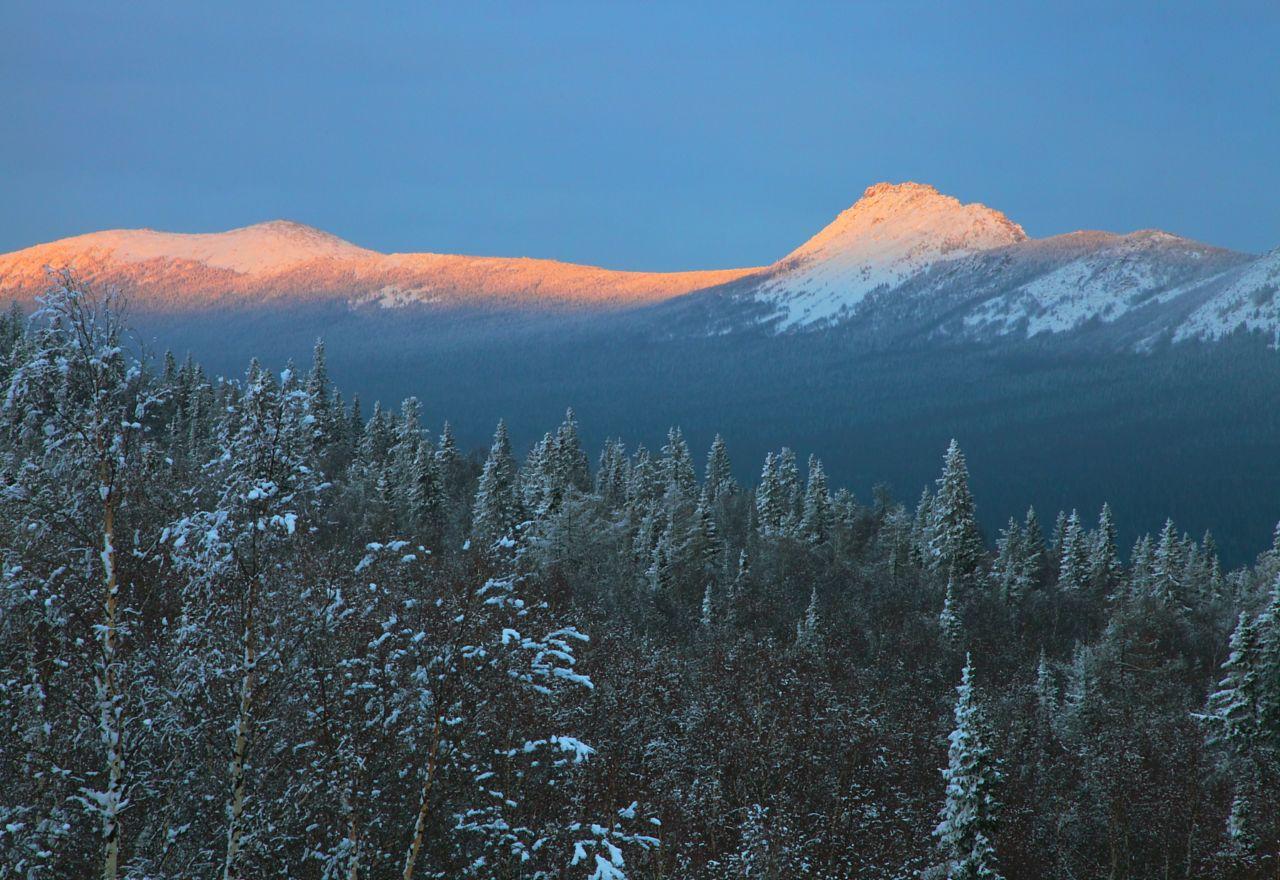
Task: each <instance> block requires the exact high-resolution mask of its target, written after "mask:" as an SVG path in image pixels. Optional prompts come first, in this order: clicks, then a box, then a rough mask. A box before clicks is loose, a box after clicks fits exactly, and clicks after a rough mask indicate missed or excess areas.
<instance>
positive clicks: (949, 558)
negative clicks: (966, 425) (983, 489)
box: [929, 440, 984, 585]
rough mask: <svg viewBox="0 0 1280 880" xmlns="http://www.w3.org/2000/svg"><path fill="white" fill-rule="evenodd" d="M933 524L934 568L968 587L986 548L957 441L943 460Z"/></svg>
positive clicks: (932, 509) (932, 517)
mask: <svg viewBox="0 0 1280 880" xmlns="http://www.w3.org/2000/svg"><path fill="white" fill-rule="evenodd" d="M929 525H930V528H929V531H930V550H931V555H932V562H933V567H934V568H935V569H936V570H937V571H942V572H948V573H949V574H950V575H953V576H954V577H955V578H956V579H957V580H958V581H959V582H961V583H965V584H966V585H967V584H968V583H969V582H970V580H971V579H972V577H973V576H974V574H975V573H976V572H977V571H978V567H979V565H980V563H981V561H982V556H983V553H984V548H983V546H982V535H981V534H980V533H979V531H978V521H977V518H976V515H975V505H974V502H973V495H972V494H971V493H970V492H969V470H968V467H967V466H966V464H965V459H964V453H963V452H961V451H960V444H958V443H957V442H956V441H955V440H952V441H951V445H950V446H949V447H948V448H947V454H946V457H945V458H944V460H943V467H942V476H941V477H939V478H938V491H937V493H936V494H935V496H934V499H933V504H932V505H931V509H930V524H929Z"/></svg>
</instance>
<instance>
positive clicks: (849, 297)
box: [766, 182, 1027, 327]
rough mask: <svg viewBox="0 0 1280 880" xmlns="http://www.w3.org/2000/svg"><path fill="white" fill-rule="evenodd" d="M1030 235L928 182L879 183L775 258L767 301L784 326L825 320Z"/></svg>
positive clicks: (1003, 216) (1004, 218) (1016, 225)
mask: <svg viewBox="0 0 1280 880" xmlns="http://www.w3.org/2000/svg"><path fill="white" fill-rule="evenodd" d="M1026 238H1027V234H1026V233H1025V232H1023V230H1022V227H1021V226H1019V225H1018V224H1017V223H1014V222H1013V221H1012V220H1010V219H1009V218H1008V217H1006V216H1005V215H1004V214H1001V213H1000V212H999V211H996V210H994V209H992V208H988V207H987V206H986V205H980V204H976V203H974V204H968V205H966V204H962V203H961V202H960V200H959V199H956V198H953V197H951V196H948V195H944V194H942V193H940V192H938V190H937V189H935V188H934V187H932V186H929V185H928V184H923V183H913V182H905V183H887V182H886V183H877V184H875V185H874V186H870V187H867V189H866V191H865V192H864V193H863V194H862V198H860V199H858V201H856V202H855V203H854V204H853V205H852V206H851V207H849V208H847V209H845V210H844V211H842V212H841V213H840V215H839V216H837V217H836V218H835V219H834V220H833V221H831V223H829V224H827V226H826V227H825V228H824V229H823V230H822V231H821V232H819V233H818V234H817V235H815V236H814V237H813V238H811V239H809V240H808V241H806V242H805V243H804V244H802V245H801V246H800V247H798V248H796V249H795V250H794V251H792V252H791V253H790V254H788V255H787V256H786V257H784V258H783V259H782V260H780V261H779V262H778V264H777V268H776V271H775V280H774V282H773V283H772V284H771V285H770V286H769V288H770V289H769V290H768V291H767V292H766V298H767V299H770V300H772V301H774V302H775V303H777V304H778V305H779V306H781V307H782V309H783V311H784V320H783V326H784V327H788V326H795V325H804V324H811V323H814V322H821V321H825V320H828V319H831V318H835V317H836V316H838V315H839V314H841V313H842V312H844V311H846V310H848V309H851V308H854V307H855V306H857V305H858V303H860V302H861V301H862V300H863V299H865V298H866V296H867V295H868V294H869V293H871V292H872V291H873V290H875V289H877V288H880V287H885V288H889V287H896V286H897V285H899V284H901V283H902V282H903V281H905V280H906V279H907V278H909V277H911V276H912V275H915V274H917V273H919V272H923V271H924V270H926V269H928V268H929V267H930V266H932V265H934V264H936V263H938V262H941V261H944V260H950V259H955V258H958V257H966V256H970V255H972V254H976V253H980V252H982V251H987V250H992V249H994V248H999V247H1006V246H1008V245H1011V244H1017V243H1018V242H1020V241H1025V240H1026Z"/></svg>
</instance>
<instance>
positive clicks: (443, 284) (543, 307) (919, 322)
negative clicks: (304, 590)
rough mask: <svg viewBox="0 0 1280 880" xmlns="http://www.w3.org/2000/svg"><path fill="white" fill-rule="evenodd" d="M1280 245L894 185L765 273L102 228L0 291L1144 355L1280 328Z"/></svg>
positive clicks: (271, 232) (265, 235)
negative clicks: (646, 323) (1073, 227)
mask: <svg viewBox="0 0 1280 880" xmlns="http://www.w3.org/2000/svg"><path fill="white" fill-rule="evenodd" d="M1278 253H1280V249H1277V250H1275V251H1272V252H1269V253H1268V254H1266V255H1263V256H1260V257H1255V256H1252V255H1248V254H1240V253H1237V252H1234V251H1230V250H1228V249H1225V248H1218V247H1214V246H1212V245H1207V244H1203V243H1200V242H1196V241H1193V240H1191V239H1187V238H1183V237H1181V236H1177V235H1174V234H1172V233H1169V232H1165V231H1163V230H1158V229H1147V230H1138V231H1136V232H1131V233H1123V234H1121V233H1110V232H1102V231H1097V230H1081V231H1077V232H1071V233H1065V234H1063V235H1058V236H1050V237H1046V238H1031V237H1029V236H1028V235H1027V234H1026V232H1025V230H1024V229H1023V228H1022V227H1021V226H1020V225H1019V224H1018V223H1016V222H1015V221H1013V220H1012V219H1010V218H1009V217H1007V216H1006V215H1005V214H1003V213H1001V212H1000V211H998V210H996V209H994V208H990V207H987V206H986V205H983V204H981V203H976V202H974V203H967V204H965V203H962V202H960V201H959V200H958V199H956V198H954V197H952V196H949V195H945V194H943V193H941V192H939V191H938V190H937V189H936V188H935V187H933V186H930V185H928V184H922V183H915V182H905V183H888V182H882V183H877V184H873V185H872V186H870V187H868V188H867V189H866V190H865V191H864V192H863V194H862V196H861V197H860V198H859V199H857V200H856V201H855V202H854V203H853V204H852V205H851V206H850V207H848V208H846V209H845V210H843V211H841V212H840V213H839V214H838V215H837V216H836V217H835V218H834V219H833V220H832V221H831V222H830V223H828V224H827V225H826V226H824V227H823V228H822V229H821V230H819V231H818V232H817V233H816V234H814V235H813V236H811V237H810V238H808V239H807V240H805V241H804V242H803V243H801V244H800V245H799V246H797V247H796V248H794V249H792V250H791V251H789V252H788V253H786V255H785V256H783V257H781V258H780V259H778V260H776V261H774V262H773V263H771V264H769V265H766V266H755V267H743V268H730V269H718V270H717V269H713V270H697V271H690V272H637V271H623V270H615V269H607V268H602V267H598V266H589V265H583V264H577V263H568V262H562V261H556V260H546V259H537V258H530V257H488V256H466V255H456V254H438V253H431V252H408V253H382V252H380V251H376V250H373V249H370V248H364V247H361V246H359V245H355V244H352V243H351V242H348V241H346V240H344V239H342V238H340V237H338V236H336V235H333V234H331V233H328V232H325V231H323V230H320V229H317V228H315V227H312V226H308V225H306V224H302V223H299V222H296V221H291V220H273V221H267V222H263V223H256V224H253V225H250V226H244V227H240V228H237V229H232V230H228V231H226V232H221V233H171V232H161V231H157V230H152V229H141V230H105V231H101V232H93V233H87V234H84V235H80V236H73V237H71V238H65V239H60V240H58V241H55V242H49V243H45V244H41V245H35V246H33V247H30V248H26V249H23V250H19V251H15V252H12V253H9V254H5V255H0V291H3V292H5V293H7V294H9V295H10V296H11V297H13V298H15V299H27V298H30V297H32V296H34V295H35V294H36V293H38V292H39V291H40V290H41V289H43V288H44V287H46V286H47V285H48V283H49V282H48V277H47V267H54V268H69V269H70V270H71V271H73V272H74V273H76V274H77V275H78V276H79V277H81V278H82V279H83V280H84V281H86V282H88V283H90V284H96V285H106V286H112V287H118V288H120V289H122V290H124V291H126V292H127V293H128V294H129V295H130V297H131V298H132V299H133V300H134V304H135V305H136V306H138V307H141V308H142V309H144V310H154V311H164V312H183V311H198V310H201V309H205V308H214V307H216V308H225V307H245V308H253V307H255V306H259V305H262V304H264V303H275V304H282V305H287V304H289V303H292V302H329V303H335V304H338V305H342V306H343V307H346V308H352V309H360V308H379V309H428V310H437V311H438V310H441V309H444V310H458V309H462V310H468V309H470V310H474V309H479V310H497V311H502V312H517V313H525V314H531V315H532V314H537V313H539V312H546V313H550V314H554V313H560V312H564V311H565V310H568V311H581V312H584V313H590V312H593V311H602V310H603V311H613V312H623V313H626V312H629V311H631V310H633V309H637V308H640V307H648V306H661V305H663V304H664V303H668V302H672V301H674V302H675V303H676V304H677V305H678V306H680V307H681V308H683V307H684V305H685V304H686V301H687V302H692V303H696V304H698V307H699V308H700V309H701V310H702V312H703V313H705V315H706V320H705V321H703V322H701V323H697V324H692V325H689V326H682V327H681V328H680V330H681V332H685V333H693V334H695V335H696V334H698V333H704V334H706V333H712V334H721V333H729V332H735V331H740V330H744V329H752V328H764V329H765V330H766V331H767V332H771V333H789V332H812V331H820V330H823V329H825V328H830V327H846V326H847V327H850V328H852V329H853V330H854V331H855V332H860V331H859V328H861V331H865V333H871V332H873V331H874V330H875V328H884V327H887V326H889V325H890V324H893V325H894V328H895V333H894V334H893V336H894V337H895V338H897V337H901V335H902V332H903V331H904V330H910V328H912V327H915V328H918V332H921V333H925V334H926V335H927V336H928V337H929V338H934V339H985V340H998V339H1001V338H1008V337H1012V336H1021V337H1026V338H1030V337H1034V336H1037V335H1041V334H1069V333H1075V332H1078V331H1083V330H1090V331H1091V332H1095V331H1096V330H1097V329H1098V328H1115V329H1116V331H1117V332H1116V334H1115V335H1116V338H1117V344H1120V345H1124V346H1126V347H1137V348H1141V347H1142V346H1145V345H1150V344H1151V343H1152V341H1153V340H1156V339H1158V338H1163V337H1164V336H1169V337H1170V338H1172V339H1173V340H1175V341H1185V340H1188V339H1207V340H1213V339H1219V338H1221V337H1223V336H1225V335H1227V334H1229V333H1231V332H1234V331H1236V330H1237V329H1243V330H1245V331H1249V332H1255V331H1256V332H1262V333H1280V309H1278V308H1277V303H1276V301H1275V300H1276V297H1275V292H1276V291H1275V288H1276V286H1277V283H1280V282H1278V281H1277V279H1278V278H1280V256H1277V254H1278Z"/></svg>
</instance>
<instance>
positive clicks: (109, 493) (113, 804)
mask: <svg viewBox="0 0 1280 880" xmlns="http://www.w3.org/2000/svg"><path fill="white" fill-rule="evenodd" d="M98 477H99V485H100V486H101V492H102V502H103V511H102V568H103V573H104V586H105V596H104V598H103V622H102V629H101V631H100V634H99V639H100V641H101V643H102V676H101V678H100V679H99V680H98V709H99V724H100V725H101V727H102V741H103V744H104V745H105V746H106V752H107V790H106V792H105V793H104V796H103V799H102V805H101V810H102V838H103V855H102V880H116V877H117V876H118V875H119V872H120V809H121V807H122V806H123V804H124V736H123V729H122V727H123V721H124V718H123V716H124V706H123V699H122V698H121V695H120V691H119V686H118V683H117V681H116V635H117V628H118V618H119V605H120V583H119V579H118V577H117V575H116V550H115V512H116V501H115V493H114V491H113V488H112V486H111V485H110V480H109V474H108V465H107V462H106V459H105V457H103V456H102V455H99V465H98Z"/></svg>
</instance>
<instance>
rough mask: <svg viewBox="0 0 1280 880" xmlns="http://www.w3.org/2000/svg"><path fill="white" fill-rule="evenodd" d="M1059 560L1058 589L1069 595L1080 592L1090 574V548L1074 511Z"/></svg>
mask: <svg viewBox="0 0 1280 880" xmlns="http://www.w3.org/2000/svg"><path fill="white" fill-rule="evenodd" d="M1059 558H1060V561H1059V569H1058V589H1060V590H1062V591H1063V592H1067V593H1078V592H1080V591H1081V590H1082V589H1083V588H1084V586H1085V580H1086V578H1087V577H1088V574H1089V548H1088V543H1087V541H1086V540H1085V535H1084V530H1083V529H1082V528H1081V526H1080V516H1079V514H1077V513H1076V512H1075V511H1074V510H1073V511H1071V514H1070V516H1068V517H1067V520H1066V524H1065V525H1064V527H1063V533H1062V548H1061V552H1060V554H1059Z"/></svg>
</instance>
